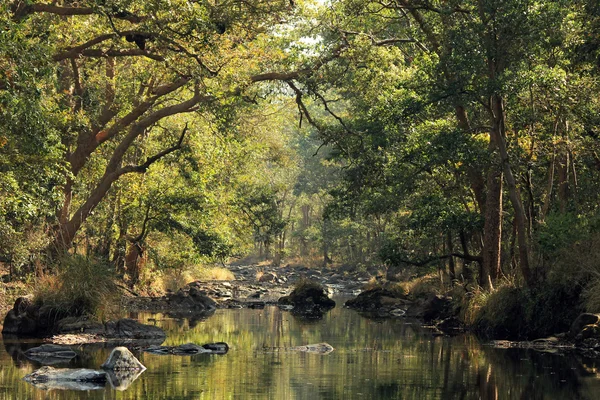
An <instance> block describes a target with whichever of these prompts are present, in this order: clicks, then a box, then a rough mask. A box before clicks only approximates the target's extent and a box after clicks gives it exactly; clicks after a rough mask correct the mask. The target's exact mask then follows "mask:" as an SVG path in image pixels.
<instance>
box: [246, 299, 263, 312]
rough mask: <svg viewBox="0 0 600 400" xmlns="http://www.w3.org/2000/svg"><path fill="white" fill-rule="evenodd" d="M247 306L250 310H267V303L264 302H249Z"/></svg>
mask: <svg viewBox="0 0 600 400" xmlns="http://www.w3.org/2000/svg"><path fill="white" fill-rule="evenodd" d="M246 304H247V307H248V308H252V309H256V310H262V309H263V308H265V305H266V303H265V302H264V301H249V302H248V303H246Z"/></svg>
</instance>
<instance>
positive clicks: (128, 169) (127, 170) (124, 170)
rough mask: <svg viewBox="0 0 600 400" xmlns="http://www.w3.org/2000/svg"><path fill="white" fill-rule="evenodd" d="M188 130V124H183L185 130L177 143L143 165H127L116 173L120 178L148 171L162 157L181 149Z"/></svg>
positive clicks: (149, 158)
mask: <svg viewBox="0 0 600 400" xmlns="http://www.w3.org/2000/svg"><path fill="white" fill-rule="evenodd" d="M187 130H188V124H187V123H186V124H185V128H183V131H182V132H181V136H179V140H178V141H177V143H176V144H175V145H173V146H171V147H169V148H168V149H165V150H163V151H161V152H160V153H157V154H155V155H153V156H152V157H148V158H147V159H146V161H145V162H144V163H143V164H140V165H128V166H126V167H123V168H120V169H119V170H118V171H117V172H116V173H117V174H118V175H119V176H121V175H124V174H128V173H131V172H137V173H144V172H146V171H147V170H148V168H149V167H150V166H151V165H152V164H154V163H155V162H156V161H158V160H160V159H161V158H163V157H164V156H166V155H168V154H171V153H173V152H174V151H176V150H179V149H181V144H182V143H183V138H184V137H185V133H186V132H187Z"/></svg>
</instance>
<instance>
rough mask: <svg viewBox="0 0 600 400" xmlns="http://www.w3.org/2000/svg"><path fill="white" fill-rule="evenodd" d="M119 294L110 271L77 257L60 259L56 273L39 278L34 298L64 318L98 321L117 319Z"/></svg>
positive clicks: (88, 259) (89, 260)
mask: <svg viewBox="0 0 600 400" xmlns="http://www.w3.org/2000/svg"><path fill="white" fill-rule="evenodd" d="M120 298H121V292H120V290H119V289H118V287H117V285H116V283H115V277H114V276H113V269H112V268H111V267H110V266H108V265H105V264H103V263H101V262H99V261H97V260H93V259H90V258H86V257H83V256H78V255H69V256H65V257H64V258H63V259H61V260H60V261H59V263H58V265H57V266H56V273H55V274H53V275H43V276H41V277H40V278H38V280H37V282H36V285H35V290H34V299H35V301H39V302H41V303H42V304H44V305H48V306H51V307H53V308H55V309H56V310H57V311H59V312H61V313H64V314H66V315H73V316H80V315H87V316H91V317H94V318H96V319H98V320H107V319H110V318H113V317H116V316H120V315H119V314H120Z"/></svg>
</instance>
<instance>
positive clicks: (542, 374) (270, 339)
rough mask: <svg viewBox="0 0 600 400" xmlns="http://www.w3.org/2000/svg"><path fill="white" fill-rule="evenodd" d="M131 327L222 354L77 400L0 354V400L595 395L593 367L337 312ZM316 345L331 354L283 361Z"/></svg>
mask: <svg viewBox="0 0 600 400" xmlns="http://www.w3.org/2000/svg"><path fill="white" fill-rule="evenodd" d="M137 317H138V318H139V319H140V320H141V321H142V322H147V321H149V320H152V323H156V324H157V325H159V326H162V327H163V328H164V329H165V330H167V332H168V337H167V340H166V342H165V343H164V345H168V346H177V345H180V344H184V343H189V342H192V343H197V344H204V343H213V342H221V341H222V342H226V343H228V344H229V346H230V348H231V350H230V351H229V353H228V354H226V355H223V356H215V355H207V354H198V355H194V356H174V355H166V356H165V355H163V356H157V355H152V354H149V353H141V352H138V353H136V354H135V355H136V357H138V358H139V359H140V361H141V362H142V363H143V364H144V365H145V366H146V367H147V368H148V369H147V370H146V372H145V373H144V374H143V375H142V376H141V377H139V378H138V379H137V380H136V381H135V382H133V383H132V384H131V386H130V387H129V389H128V390H126V391H124V392H116V391H114V390H112V389H103V390H98V391H93V392H84V393H77V392H54V391H50V392H44V391H41V390H39V389H36V388H33V387H31V386H25V383H24V382H22V381H21V378H22V377H23V376H24V375H25V374H27V373H29V372H31V371H32V370H33V369H35V368H37V366H34V365H33V364H32V363H31V362H29V361H27V359H22V358H20V357H16V358H15V357H14V353H15V352H14V351H12V353H9V352H4V351H0V399H24V398H28V399H29V398H31V399H44V398H49V399H55V398H56V399H58V398H61V399H76V398H104V399H113V398H119V399H139V398H145V399H166V398H171V399H223V398H228V399H230V398H231V399H264V398H269V399H311V400H312V399H354V398H369V399H484V400H486V399H490V400H493V399H542V398H543V399H566V398H569V399H571V398H575V399H577V398H578V399H594V398H597V393H600V392H599V391H600V380H599V379H598V375H597V373H596V368H597V364H595V363H594V362H592V361H589V360H580V359H577V358H576V357H573V356H561V355H556V354H550V353H540V352H535V351H533V350H523V349H508V350H505V349H494V348H491V347H488V346H482V345H481V344H480V343H479V342H478V341H477V340H476V339H475V338H473V337H471V336H467V335H461V336H458V337H454V338H447V337H434V336H433V335H432V334H431V333H430V332H428V331H427V330H424V329H422V328H421V327H420V326H419V325H418V324H410V323H409V322H407V321H405V320H402V319H396V320H383V321H380V320H370V319H366V318H363V317H361V316H360V315H358V314H357V313H355V312H353V311H351V310H347V309H344V308H341V307H338V308H336V309H334V310H332V311H330V312H329V313H327V314H326V315H325V316H324V317H323V319H321V320H317V321H314V320H311V321H309V322H306V321H304V320H302V319H298V318H296V317H294V316H293V315H291V314H290V313H289V312H285V311H282V310H280V309H278V308H277V307H269V306H268V307H266V308H265V309H262V310H260V309H258V310H248V309H233V310H218V311H217V312H216V313H215V314H214V315H213V316H212V317H210V318H208V319H206V320H195V321H191V322H190V321H189V320H188V319H186V318H181V317H178V318H171V317H169V316H167V315H163V314H143V313H140V314H138V315H137ZM321 342H327V343H329V344H331V345H332V346H333V347H334V348H335V351H334V352H332V353H330V354H327V355H319V354H309V353H304V352H295V351H290V348H293V347H296V346H302V345H307V344H313V343H321ZM32 346H33V345H32ZM4 347H5V348H6V349H7V350H8V349H9V348H12V347H11V346H7V344H6V343H4ZM75 350H76V351H77V352H78V354H80V356H78V357H77V359H76V360H75V361H73V364H69V366H77V367H83V368H97V367H98V365H100V364H101V363H102V361H103V360H104V359H105V358H106V357H107V355H108V352H109V350H108V349H103V348H97V347H96V348H87V347H86V348H75ZM22 351H23V349H22V348H20V351H19V352H17V353H19V354H21V353H22Z"/></svg>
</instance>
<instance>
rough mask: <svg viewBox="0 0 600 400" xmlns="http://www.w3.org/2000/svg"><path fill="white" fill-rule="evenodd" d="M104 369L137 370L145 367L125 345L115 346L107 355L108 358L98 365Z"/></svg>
mask: <svg viewBox="0 0 600 400" xmlns="http://www.w3.org/2000/svg"><path fill="white" fill-rule="evenodd" d="M100 368H102V369H106V370H138V371H143V370H145V369H146V367H144V366H143V365H142V363H141V362H140V361H139V360H138V359H137V358H136V357H135V356H134V355H133V353H131V351H129V349H127V347H116V348H114V349H113V351H112V352H111V353H110V355H109V356H108V359H107V360H106V361H105V362H104V364H102V365H101V366H100Z"/></svg>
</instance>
